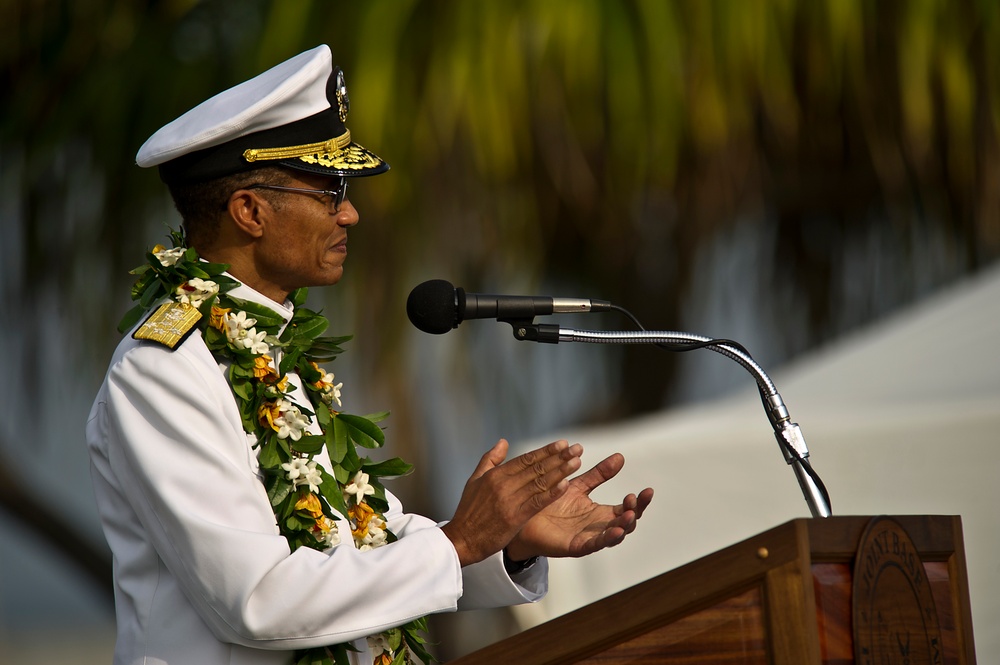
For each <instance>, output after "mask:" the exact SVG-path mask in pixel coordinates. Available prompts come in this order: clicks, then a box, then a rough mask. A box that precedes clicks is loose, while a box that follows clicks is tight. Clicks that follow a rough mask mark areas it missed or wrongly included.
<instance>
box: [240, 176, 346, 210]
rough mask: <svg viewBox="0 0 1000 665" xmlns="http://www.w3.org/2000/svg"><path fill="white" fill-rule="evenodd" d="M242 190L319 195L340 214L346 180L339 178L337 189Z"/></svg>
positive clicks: (273, 186) (270, 186)
mask: <svg viewBox="0 0 1000 665" xmlns="http://www.w3.org/2000/svg"><path fill="white" fill-rule="evenodd" d="M244 189H275V190H278V191H279V192H298V193H299V194H319V195H320V196H322V197H323V198H324V199H326V204H327V205H328V206H332V208H333V210H332V212H340V206H341V205H343V203H344V199H345V198H347V178H344V177H341V179H340V184H339V186H338V187H337V189H306V188H304V187H282V186H281V185H264V184H257V185H248V186H247V187H244Z"/></svg>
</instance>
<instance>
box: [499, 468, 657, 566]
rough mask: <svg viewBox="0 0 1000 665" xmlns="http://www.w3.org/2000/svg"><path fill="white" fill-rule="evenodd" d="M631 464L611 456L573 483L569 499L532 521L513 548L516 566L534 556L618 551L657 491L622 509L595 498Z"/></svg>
mask: <svg viewBox="0 0 1000 665" xmlns="http://www.w3.org/2000/svg"><path fill="white" fill-rule="evenodd" d="M624 464H625V458H624V457H622V456H621V455H619V454H617V453H616V454H614V455H611V456H610V457H608V458H606V459H605V460H603V461H602V462H601V463H600V464H598V465H597V466H595V467H594V468H592V469H591V470H590V471H588V472H587V473H584V474H583V475H580V476H578V477H576V478H574V479H573V480H571V481H570V484H569V488H568V489H567V490H566V493H565V494H563V495H562V496H561V497H559V498H558V499H556V500H555V501H554V502H553V503H551V504H549V505H548V506H546V507H545V508H544V509H543V510H541V511H540V512H539V513H538V514H536V515H535V516H534V517H532V518H531V519H530V520H529V521H528V522H527V523H526V524H525V525H524V526H523V527H522V528H521V530H520V532H518V534H517V536H515V537H514V539H513V540H512V541H511V542H510V544H509V545H508V546H507V554H508V555H509V556H510V557H511V558H512V559H514V560H524V559H527V558H529V557H532V556H536V555H542V556H549V557H581V556H586V555H587V554H591V553H593V552H596V551H598V550H600V549H603V548H605V547H612V546H614V545H617V544H618V543H620V542H621V541H622V539H624V538H625V536H626V535H628V534H629V533H631V532H632V531H633V530H634V529H635V524H636V520H637V519H639V518H640V517H642V512H643V511H644V510H645V509H646V506H648V505H649V502H650V501H651V500H652V498H653V490H652V489H649V488H647V489H645V490H643V491H642V492H641V493H640V494H639V495H638V496H636V495H635V494H629V495H628V496H626V497H625V499H624V500H623V501H622V502H621V503H620V504H618V505H616V506H609V505H605V504H599V503H596V502H594V501H593V500H592V499H591V498H590V493H591V492H592V491H593V490H594V489H595V488H596V487H598V486H600V485H601V484H602V483H604V482H605V481H607V480H610V479H611V478H614V477H615V476H616V475H617V474H618V472H619V471H621V469H622V466H624Z"/></svg>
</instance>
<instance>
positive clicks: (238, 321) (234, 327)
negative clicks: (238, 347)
mask: <svg viewBox="0 0 1000 665" xmlns="http://www.w3.org/2000/svg"><path fill="white" fill-rule="evenodd" d="M222 320H223V322H225V324H226V337H228V338H229V341H230V342H235V341H236V340H239V339H243V338H244V337H246V334H247V331H248V330H250V329H251V328H253V327H254V326H255V325H256V324H257V319H255V318H253V317H248V316H247V313H246V312H242V311H241V312H236V313H235V314H233V313H232V312H227V313H226V315H225V317H224V318H223V319H222Z"/></svg>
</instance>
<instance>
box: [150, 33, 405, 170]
mask: <svg viewBox="0 0 1000 665" xmlns="http://www.w3.org/2000/svg"><path fill="white" fill-rule="evenodd" d="M349 108H350V105H349V101H348V97H347V88H346V85H345V84H344V78H343V73H342V72H341V71H340V68H339V67H338V68H334V66H333V55H332V53H331V51H330V47H329V46H327V45H326V44H323V45H320V46H317V47H316V48H313V49H311V50H309V51H306V52H304V53H300V54H299V55H296V56H295V57H293V58H291V59H289V60H286V61H285V62H282V63H281V64H279V65H277V66H275V67H273V68H271V69H269V70H267V71H266V72H264V73H263V74H260V75H259V76H256V77H254V78H252V79H250V80H249V81H246V82H244V83H240V84H239V85H237V86H235V87H232V88H229V89H228V90H225V91H223V92H221V93H219V94H217V95H215V96H214V97H212V98H211V99H209V100H207V101H205V102H202V103H201V104H199V105H198V106H196V107H194V108H193V109H191V110H190V111H188V112H187V113H185V114H184V115H182V116H180V117H179V118H177V119H176V120H174V121H173V122H170V123H169V124H167V125H164V126H163V127H161V128H160V129H159V130H157V131H156V133H154V134H153V135H152V136H151V137H149V139H148V140H147V141H146V142H145V143H144V144H143V146H142V147H141V148H140V149H139V152H138V154H137V155H136V163H137V164H138V165H139V166H141V167H143V168H148V167H152V166H158V167H160V175H161V177H162V178H163V180H164V181H166V182H168V183H170V182H184V181H200V180H207V179H211V178H215V177H220V176H223V175H228V174H230V173H236V172H239V171H246V170H250V169H252V168H255V167H257V166H261V165H262V163H264V164H267V163H274V162H277V163H279V164H281V165H283V166H288V167H291V168H296V169H299V170H304V171H309V172H313V173H320V174H329V175H347V176H356V175H374V174H375V173H381V172H383V171H385V170H387V169H388V165H387V164H386V163H385V162H384V161H383V160H382V159H381V158H379V157H378V156H376V155H375V154H374V153H371V152H370V151H368V150H366V149H364V148H362V147H361V146H359V145H358V144H356V143H352V142H351V136H350V131H348V130H347V128H346V126H345V125H344V121H345V120H346V119H347V113H348V111H349Z"/></svg>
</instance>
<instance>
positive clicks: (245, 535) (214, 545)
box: [87, 46, 652, 665]
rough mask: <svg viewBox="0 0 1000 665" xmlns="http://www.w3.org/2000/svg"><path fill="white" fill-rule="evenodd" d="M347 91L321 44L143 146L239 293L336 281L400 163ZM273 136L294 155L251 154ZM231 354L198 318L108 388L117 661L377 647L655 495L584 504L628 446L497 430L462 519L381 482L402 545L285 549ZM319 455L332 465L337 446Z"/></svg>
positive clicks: (539, 565) (595, 535) (279, 293)
mask: <svg viewBox="0 0 1000 665" xmlns="http://www.w3.org/2000/svg"><path fill="white" fill-rule="evenodd" d="M346 106H347V96H346V87H345V86H344V85H343V80H342V75H341V74H340V73H339V69H334V68H333V65H332V57H331V54H330V50H329V48H328V47H326V46H320V47H317V48H316V49H313V50H311V51H307V52H306V53H303V54H300V55H299V56H296V57H295V58H292V59H291V60H289V61H286V62H285V63H282V64H280V65H278V66H277V67H275V68H274V69H272V70H269V71H268V72H265V73H264V74H262V75H260V76H259V77H257V78H255V79H252V80H251V81H248V82H246V83H243V84H241V85H239V86H236V87H235V88H231V89H230V90H227V91H225V92H223V93H220V94H219V95H217V96H216V97H214V98H212V99H210V100H208V101H207V102H205V103H203V104H202V105H200V106H198V107H196V108H195V109H192V110H191V111H189V112H188V113H187V114H185V115H183V116H181V117H180V118H178V119H177V120H175V121H174V122H172V123H170V124H168V125H166V126H165V127H163V128H162V129H161V130H159V131H158V132H157V133H156V134H154V135H153V136H152V137H151V138H150V140H149V141H147V143H146V144H145V145H144V146H143V147H142V149H141V150H140V152H139V155H138V156H137V162H138V163H139V165H140V166H144V167H148V166H158V167H159V170H160V175H161V178H162V179H163V180H164V181H165V182H166V183H167V185H168V186H169V187H170V188H171V192H172V194H174V197H175V201H176V202H177V205H178V209H179V210H180V212H181V215H182V217H183V218H184V224H185V230H186V233H187V240H188V243H189V245H191V246H193V247H195V248H196V249H197V250H198V253H199V255H200V256H201V257H203V258H205V259H206V260H209V261H212V262H218V263H226V264H229V266H230V268H229V275H230V276H231V277H233V278H234V279H236V280H238V281H239V282H241V285H240V286H238V287H236V289H235V290H233V291H231V292H230V295H231V296H233V297H235V298H239V299H242V300H245V301H249V302H252V303H256V304H259V305H264V306H266V307H268V308H269V309H271V310H272V311H274V312H275V313H277V314H279V315H280V316H281V317H282V319H283V320H284V321H285V322H286V324H287V322H288V321H289V320H290V319H291V317H292V305H291V303H290V302H289V301H288V295H289V293H291V291H293V290H294V289H297V288H299V287H302V286H317V285H329V284H334V283H336V282H337V281H339V279H340V277H341V275H342V272H343V264H344V260H345V258H346V237H347V229H348V228H350V227H352V226H354V225H355V224H356V223H357V222H358V219H359V218H358V213H357V211H356V210H355V209H354V207H353V206H352V205H351V203H350V201H349V200H348V199H347V198H346V196H345V193H346V180H345V178H346V177H349V176H355V175H373V174H376V173H380V172H382V171H385V170H387V169H388V166H387V165H385V163H384V162H383V161H382V160H381V159H380V158H379V157H377V156H375V155H374V154H373V153H370V152H369V151H367V150H365V149H364V148H362V147H361V146H358V145H357V144H355V143H353V142H352V141H351V140H350V134H349V132H347V130H346V127H344V125H343V123H344V121H345V119H346V115H347V114H346ZM334 139H336V140H334ZM322 142H326V143H325V144H324V146H323V147H322V149H320V150H319V152H320V154H319V155H317V154H316V153H317V150H313V152H312V153H310V154H309V155H305V156H302V155H292V156H291V157H289V156H288V154H289V150H288V146H292V147H295V146H298V147H301V146H303V145H308V146H312V147H313V148H315V145H316V144H317V143H322ZM260 147H264V148H266V149H274V148H278V149H279V150H278V151H277V153H275V154H280V155H282V157H280V158H272V159H270V160H268V158H267V157H266V156H265V157H264V158H262V161H261V162H258V161H255V160H257V159H258V158H257V157H254V158H253V159H250V158H249V157H248V156H247V155H248V153H249V152H250V151H249V150H248V149H249V148H260ZM324 150H325V151H326V153H325V154H323V151H324ZM282 151H283V152H282ZM292 152H294V151H292ZM264 154H265V155H266V154H267V153H266V151H265V153H264ZM317 156H319V157H320V159H319V163H317V160H316V157H317ZM303 157H305V158H304V159H303ZM331 165H332V166H331ZM345 165H346V166H345ZM213 192H214V193H215V195H216V196H218V193H219V192H222V199H221V205H217V206H216V205H214V204H213V203H212V198H211V196H212V193H213ZM331 199H332V200H331ZM206 211H208V212H206ZM279 351H280V350H278V349H275V350H274V351H273V352H274V353H275V354H277V353H279ZM276 360H277V359H276ZM226 369H227V368H226V366H225V364H224V363H220V361H219V360H217V358H216V357H215V356H214V355H213V354H212V353H211V351H210V350H209V349H208V347H207V346H206V344H205V342H204V340H203V338H202V336H201V333H200V331H198V330H194V331H193V332H192V333H191V334H190V335H189V336H188V337H187V338H186V339H185V340H184V341H182V342H181V343H179V344H178V345H177V346H176V347H175V348H173V349H170V348H167V347H166V346H163V345H160V344H156V343H151V342H148V341H140V340H136V339H133V338H132V337H131V336H128V337H126V338H125V339H124V340H123V341H122V343H121V344H120V345H119V347H118V349H117V350H116V352H115V354H114V357H113V359H112V361H111V365H110V368H109V370H108V374H107V377H106V380H105V382H104V384H103V386H102V387H101V389H100V392H99V394H98V396H97V399H96V401H95V403H94V407H93V410H92V412H91V415H90V419H89V421H88V424H87V439H88V444H89V447H90V452H91V460H92V470H93V480H94V486H95V492H96V495H97V502H98V507H99V510H100V513H101V518H102V523H103V527H104V532H105V536H106V538H107V540H108V543H109V545H110V547H111V550H112V553H113V556H114V574H115V580H114V584H115V598H116V612H117V622H118V639H117V644H116V648H115V663H116V664H117V665H126V664H127V665H133V664H138V663H142V664H145V665H159V664H185V665H187V664H191V665H203V664H204V665H209V664H215V663H228V664H232V665H244V664H250V663H275V664H277V663H289V662H291V659H292V653H293V652H294V651H295V650H297V649H303V648H308V647H315V646H323V645H329V644H336V643H341V642H346V641H352V640H353V646H354V647H356V648H357V649H358V651H357V652H356V653H353V654H352V655H351V658H352V659H354V660H355V661H356V662H358V663H365V664H367V663H371V662H372V657H371V655H370V653H369V651H368V645H367V642H366V640H365V639H363V638H364V637H365V636H368V635H371V634H373V633H378V632H380V631H382V630H385V629H388V628H391V627H394V626H397V625H400V624H403V623H406V622H407V621H410V620H412V619H414V618H417V617H420V616H424V615H427V614H431V613H435V612H446V611H452V610H455V609H463V608H477V607H491V606H492V607H495V606H503V605H510V604H516V603H521V602H526V601H534V600H536V599H538V598H540V597H541V596H542V595H543V594H544V593H545V591H546V572H547V564H546V560H545V558H544V557H545V556H582V555H585V554H589V553H591V552H594V551H597V550H599V549H602V548H604V547H607V546H612V545H615V544H617V543H618V542H620V541H621V540H622V539H623V538H624V537H625V536H626V535H627V534H628V533H629V532H631V531H632V529H634V528H635V524H636V520H637V519H638V518H639V517H640V516H641V514H642V511H643V509H644V508H645V507H646V506H647V505H648V503H649V501H650V499H651V497H652V490H649V489H647V490H644V491H643V492H642V493H640V494H639V495H638V496H636V495H631V494H630V495H629V496H627V497H625V499H624V500H623V501H622V503H621V504H619V505H617V506H603V505H598V504H595V503H593V502H591V501H590V500H589V498H588V496H587V495H588V494H589V492H590V490H592V489H593V488H594V487H596V486H597V485H599V484H601V483H602V482H604V481H605V480H607V479H608V478H610V477H612V476H614V475H615V474H616V473H617V472H618V471H619V470H620V469H621V467H622V464H623V463H624V460H623V459H622V458H621V456H620V455H614V456H612V457H609V458H608V459H606V460H604V461H603V462H601V463H600V464H598V465H597V466H596V467H594V468H593V469H591V470H590V471H588V472H587V473H585V474H582V475H580V476H577V477H576V478H574V479H572V480H570V479H569V478H570V476H572V475H573V474H574V473H575V472H576V471H577V470H578V469H579V468H580V456H581V454H582V448H581V447H580V446H579V445H574V446H570V445H569V444H567V443H566V442H565V441H560V442H556V443H553V444H550V445H548V446H545V447H544V448H541V449H539V450H537V451H533V452H531V453H528V454H526V455H524V456H521V457H519V458H515V459H512V460H509V461H506V462H505V461H504V458H505V454H506V449H507V444H506V442H504V441H500V442H498V443H497V445H496V446H494V447H493V449H491V450H490V451H489V452H487V453H486V455H484V456H483V458H482V460H481V462H480V464H479V466H478V467H477V468H476V470H475V472H474V473H473V476H472V477H471V478H470V480H469V482H468V483H467V485H466V490H465V492H464V493H463V496H462V499H461V501H460V503H459V506H458V508H457V509H456V512H455V515H454V517H453V518H452V520H450V521H449V522H447V523H444V524H440V525H439V524H435V523H434V522H432V521H430V520H428V519H426V518H423V517H420V516H417V515H410V514H405V513H404V512H403V510H402V507H401V505H400V504H399V502H398V501H397V500H396V499H395V497H392V496H391V495H390V494H387V498H388V500H389V504H390V510H389V512H388V513H387V515H386V517H387V523H388V527H389V529H391V530H392V532H393V533H395V534H396V535H397V536H398V540H397V541H396V542H394V543H391V544H389V545H386V546H384V547H380V548H378V549H374V550H370V551H364V552H363V551H360V550H358V549H355V548H354V547H352V546H350V544H348V545H347V546H343V545H341V546H337V547H334V548H332V549H330V550H326V551H322V552H321V551H317V550H313V549H309V548H306V547H302V548H299V549H297V550H295V551H294V552H291V551H290V548H289V546H288V543H287V541H286V540H285V538H284V537H283V536H282V535H280V533H279V530H278V527H277V525H276V523H275V517H274V513H273V512H272V507H271V504H270V501H269V499H268V496H267V493H266V491H265V488H264V485H263V483H262V482H261V478H260V475H259V473H258V461H257V458H256V451H255V450H254V448H253V443H254V440H253V437H252V436H251V435H248V434H247V433H245V432H244V429H243V425H242V421H241V417H240V413H239V410H238V408H237V404H236V401H235V399H234V397H233V393H232V388H231V386H230V385H229V383H228V382H227V379H226ZM288 376H289V379H290V380H291V381H292V382H293V383H294V382H295V381H296V380H298V377H297V376H295V374H294V373H290V374H289V375H288ZM298 387H299V390H298V391H295V392H294V393H293V395H296V394H297V395H301V394H303V390H302V389H301V385H299V386H298ZM311 427H313V428H315V427H316V425H315V423H313V425H312V426H311ZM317 431H318V430H317ZM317 461H318V462H319V463H320V464H321V465H322V466H324V468H331V467H330V465H329V460H328V458H327V456H326V453H325V452H321V453H319V455H318V456H317ZM340 531H341V533H350V526H348V525H346V524H342V525H341V528H340ZM539 557H541V558H539Z"/></svg>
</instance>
